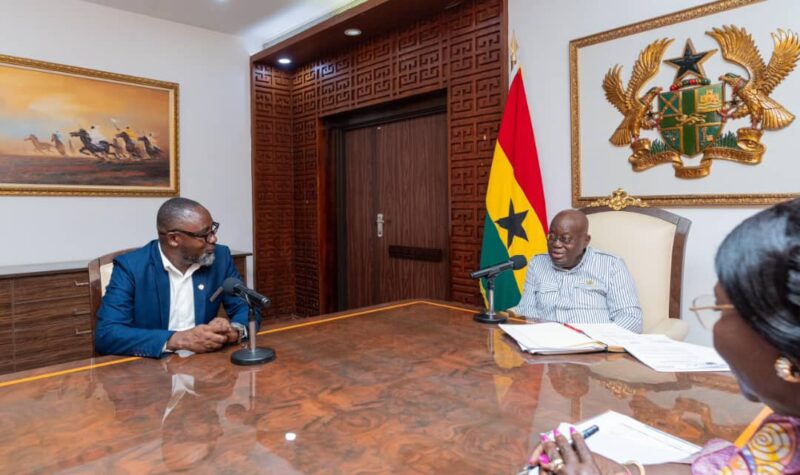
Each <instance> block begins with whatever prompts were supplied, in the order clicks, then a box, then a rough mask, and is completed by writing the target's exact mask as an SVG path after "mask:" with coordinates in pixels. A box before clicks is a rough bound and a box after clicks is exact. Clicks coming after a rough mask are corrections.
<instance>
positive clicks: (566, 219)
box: [550, 209, 589, 233]
mask: <svg viewBox="0 0 800 475" xmlns="http://www.w3.org/2000/svg"><path fill="white" fill-rule="evenodd" d="M565 224H568V225H569V226H570V229H571V230H572V231H574V232H579V233H588V232H589V219H588V218H587V217H586V215H585V214H583V213H581V212H580V211H578V210H576V209H565V210H564V211H561V212H559V213H558V214H557V215H556V216H555V217H554V218H553V221H551V222H550V229H553V228H555V227H558V226H559V225H565Z"/></svg>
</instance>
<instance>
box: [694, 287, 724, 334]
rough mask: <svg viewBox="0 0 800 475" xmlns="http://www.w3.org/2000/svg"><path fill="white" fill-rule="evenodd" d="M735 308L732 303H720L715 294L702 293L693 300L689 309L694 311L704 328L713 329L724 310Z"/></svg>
mask: <svg viewBox="0 0 800 475" xmlns="http://www.w3.org/2000/svg"><path fill="white" fill-rule="evenodd" d="M734 308H735V307H734V306H733V305H731V304H723V305H718V304H717V298H716V297H715V296H713V295H701V296H699V297H697V298H695V299H694V300H693V301H692V306H691V307H689V310H691V311H692V312H694V314H695V315H696V316H697V319H698V320H699V321H700V325H702V326H703V328H705V329H706V330H712V329H713V328H714V325H715V324H716V323H717V321H718V320H719V319H720V317H721V316H722V311H723V310H733V309H734Z"/></svg>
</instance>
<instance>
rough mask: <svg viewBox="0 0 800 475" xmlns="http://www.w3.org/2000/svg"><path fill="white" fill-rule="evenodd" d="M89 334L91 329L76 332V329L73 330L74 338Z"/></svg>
mask: <svg viewBox="0 0 800 475" xmlns="http://www.w3.org/2000/svg"><path fill="white" fill-rule="evenodd" d="M89 333H92V330H91V329H89V330H78V329H77V328H76V329H75V336H78V335H88V334H89Z"/></svg>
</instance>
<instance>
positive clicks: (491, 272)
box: [469, 255, 528, 279]
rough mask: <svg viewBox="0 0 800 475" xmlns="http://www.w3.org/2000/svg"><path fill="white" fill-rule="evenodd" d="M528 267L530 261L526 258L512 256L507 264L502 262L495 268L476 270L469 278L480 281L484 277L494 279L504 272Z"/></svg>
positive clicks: (494, 266)
mask: <svg viewBox="0 0 800 475" xmlns="http://www.w3.org/2000/svg"><path fill="white" fill-rule="evenodd" d="M526 265H528V260H527V259H525V256H519V255H517V256H511V259H509V260H508V261H506V262H501V263H499V264H495V265H493V266H489V267H484V268H483V269H480V270H476V271H475V272H473V273H472V274H470V275H469V276H470V277H472V278H473V279H480V278H483V277H494V276H496V275H497V274H499V273H501V272H503V271H507V270H509V269H514V270H518V269H522V268H523V267H525V266H526Z"/></svg>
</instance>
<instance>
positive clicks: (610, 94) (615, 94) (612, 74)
mask: <svg viewBox="0 0 800 475" xmlns="http://www.w3.org/2000/svg"><path fill="white" fill-rule="evenodd" d="M621 72H622V66H620V65H616V66H614V67H613V68H611V69H609V70H608V72H607V73H606V75H605V77H604V78H603V90H604V91H605V92H606V99H608V102H610V103H611V104H612V105H613V106H614V107H616V108H617V110H618V111H620V112H621V113H622V115H626V114H627V113H628V111H629V110H630V104H629V103H628V99H627V98H626V97H625V89H624V88H623V87H622V77H620V73H621Z"/></svg>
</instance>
